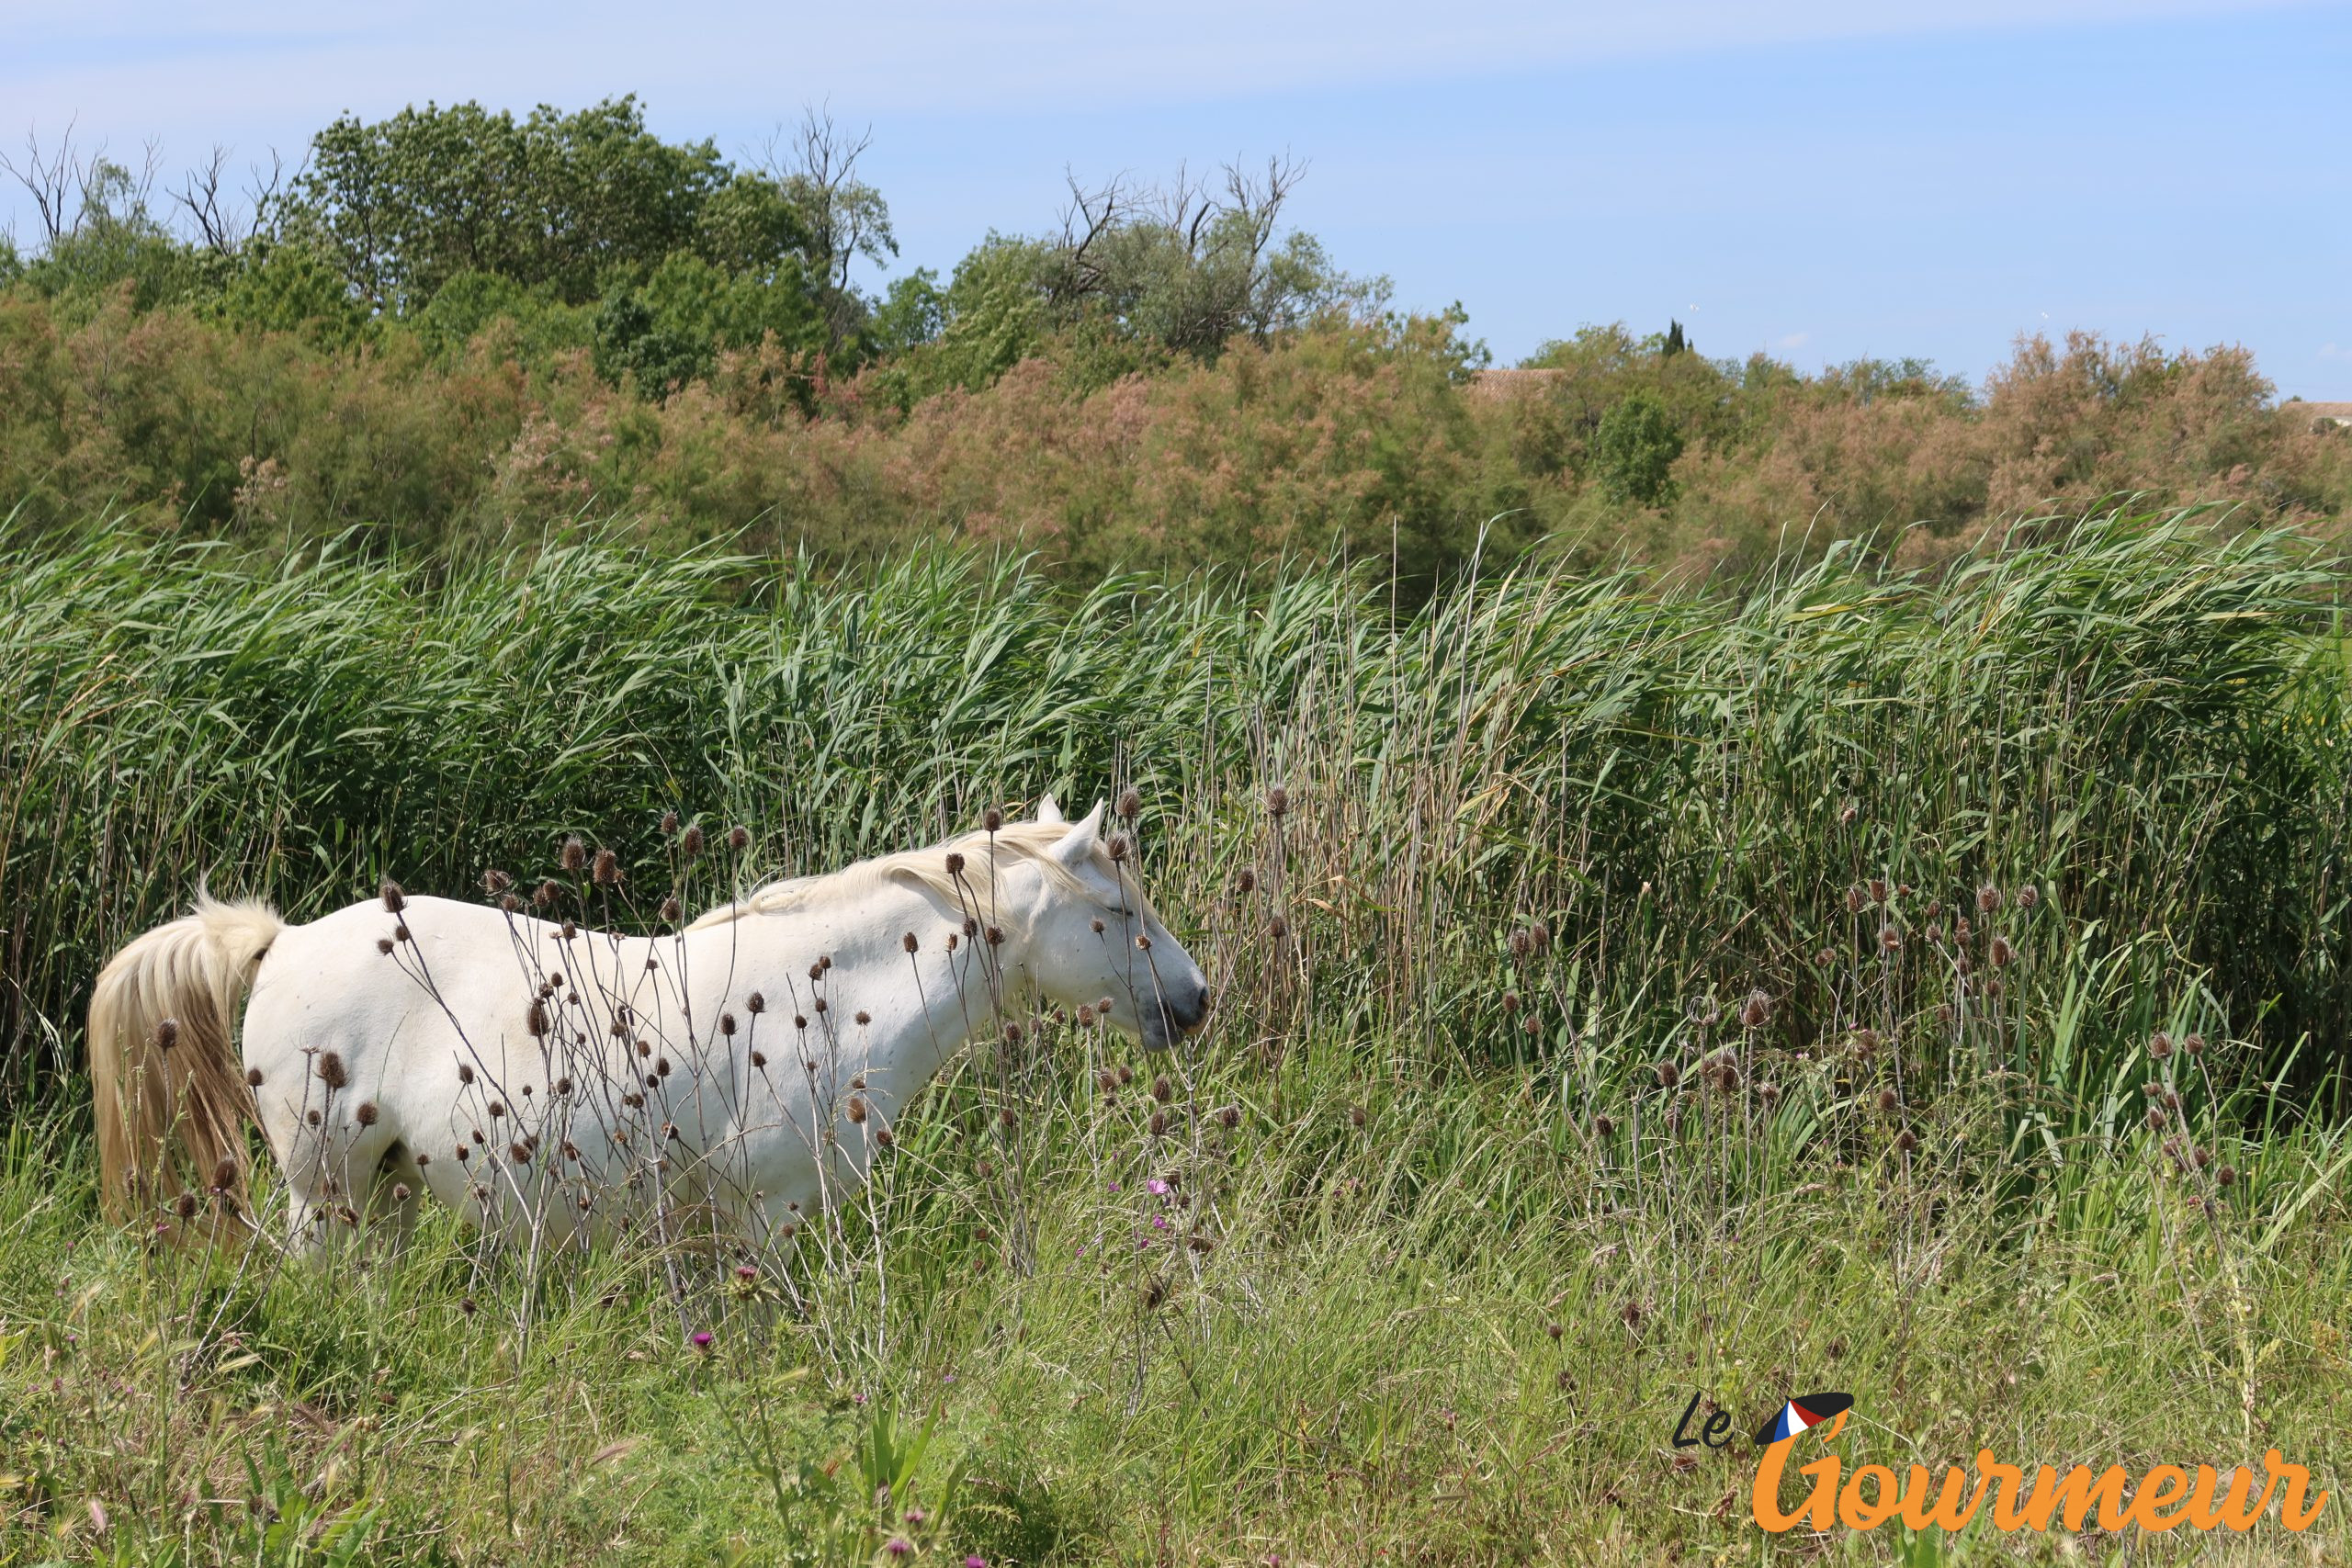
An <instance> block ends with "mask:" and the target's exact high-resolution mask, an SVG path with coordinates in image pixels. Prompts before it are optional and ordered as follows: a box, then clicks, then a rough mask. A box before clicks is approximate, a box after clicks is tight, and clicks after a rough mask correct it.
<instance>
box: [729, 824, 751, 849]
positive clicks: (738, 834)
mask: <svg viewBox="0 0 2352 1568" xmlns="http://www.w3.org/2000/svg"><path fill="white" fill-rule="evenodd" d="M727 847H728V848H729V849H730V850H733V851H734V852H736V853H737V854H741V853H742V852H744V851H745V850H748V849H750V848H751V847H752V830H751V829H749V828H745V827H742V826H741V825H738V826H736V827H733V828H729V829H727Z"/></svg>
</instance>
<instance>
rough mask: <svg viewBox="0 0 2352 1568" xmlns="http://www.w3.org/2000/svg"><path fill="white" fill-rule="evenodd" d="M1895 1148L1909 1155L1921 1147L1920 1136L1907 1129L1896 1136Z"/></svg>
mask: <svg viewBox="0 0 2352 1568" xmlns="http://www.w3.org/2000/svg"><path fill="white" fill-rule="evenodd" d="M1894 1146H1895V1147H1896V1148H1898V1149H1901V1150H1902V1151H1903V1152H1904V1153H1905V1154H1906V1155H1907V1154H1909V1153H1910V1152H1911V1151H1912V1150H1913V1149H1916V1148H1917V1147H1918V1146H1919V1134H1917V1133H1914V1132H1913V1131H1912V1130H1911V1129H1910V1128H1908V1127H1905V1128H1904V1129H1903V1131H1901V1132H1900V1133H1897V1134H1894Z"/></svg>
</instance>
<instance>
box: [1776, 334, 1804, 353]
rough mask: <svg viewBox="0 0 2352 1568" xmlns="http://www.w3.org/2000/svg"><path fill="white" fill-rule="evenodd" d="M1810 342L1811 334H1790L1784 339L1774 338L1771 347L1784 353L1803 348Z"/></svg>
mask: <svg viewBox="0 0 2352 1568" xmlns="http://www.w3.org/2000/svg"><path fill="white" fill-rule="evenodd" d="M1812 341H1813V334H1812V333H1790V334H1789V335H1788V336H1786V337H1776V338H1774V339H1773V340H1772V346H1773V347H1774V348H1777V349H1781V350H1782V351H1784V352H1786V351H1792V350H1795V349H1800V348H1803V347H1804V345H1805V344H1808V343H1811V342H1812Z"/></svg>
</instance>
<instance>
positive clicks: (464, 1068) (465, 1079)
mask: <svg viewBox="0 0 2352 1568" xmlns="http://www.w3.org/2000/svg"><path fill="white" fill-rule="evenodd" d="M473 1081H474V1069H473V1065H472V1064H471V1063H469V1062H459V1063H458V1082H459V1083H471V1082H473Z"/></svg>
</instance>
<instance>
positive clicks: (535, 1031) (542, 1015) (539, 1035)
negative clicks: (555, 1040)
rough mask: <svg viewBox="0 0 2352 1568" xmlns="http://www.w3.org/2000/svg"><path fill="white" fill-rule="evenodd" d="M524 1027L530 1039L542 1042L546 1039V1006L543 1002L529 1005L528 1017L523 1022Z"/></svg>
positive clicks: (536, 1001) (537, 1001) (534, 1002)
mask: <svg viewBox="0 0 2352 1568" xmlns="http://www.w3.org/2000/svg"><path fill="white" fill-rule="evenodd" d="M524 1027H525V1028H526V1029H528V1030H529V1031H530V1032H531V1038H532V1039H534V1040H544V1039H546V1038H547V1035H548V1004H547V1003H546V1002H545V1001H544V1000H535V1001H533V1002H532V1003H531V1012H530V1016H529V1018H528V1019H527V1020H526V1021H525V1023H524Z"/></svg>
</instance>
